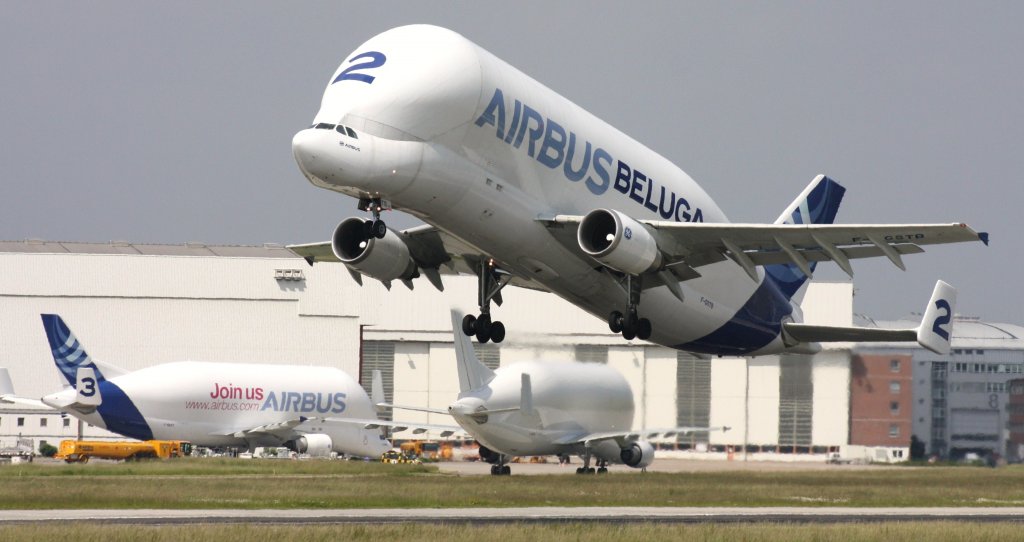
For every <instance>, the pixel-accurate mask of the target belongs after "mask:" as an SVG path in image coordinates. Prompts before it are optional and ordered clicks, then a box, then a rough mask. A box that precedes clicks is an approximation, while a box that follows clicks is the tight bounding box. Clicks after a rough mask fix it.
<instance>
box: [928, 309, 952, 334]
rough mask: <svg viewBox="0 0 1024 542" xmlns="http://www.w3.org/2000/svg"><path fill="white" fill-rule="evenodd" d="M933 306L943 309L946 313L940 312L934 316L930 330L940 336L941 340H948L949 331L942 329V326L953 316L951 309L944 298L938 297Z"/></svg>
mask: <svg viewBox="0 0 1024 542" xmlns="http://www.w3.org/2000/svg"><path fill="white" fill-rule="evenodd" d="M935 308H936V309H939V310H945V311H946V313H945V314H940V315H939V316H938V317H937V318H935V323H934V324H932V332H934V333H935V334H936V335H938V336H939V337H942V339H943V340H946V341H948V340H949V332H948V331H946V330H945V329H942V326H944V325H946V324H948V323H949V320H950V318H952V316H953V315H952V310H951V309H950V307H949V302H948V301H946V300H945V299H939V300H937V301H936V302H935Z"/></svg>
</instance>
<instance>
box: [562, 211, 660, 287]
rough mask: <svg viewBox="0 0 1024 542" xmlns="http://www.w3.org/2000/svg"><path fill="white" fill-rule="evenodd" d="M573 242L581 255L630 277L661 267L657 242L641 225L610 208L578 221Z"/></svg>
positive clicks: (589, 214) (592, 213) (591, 213)
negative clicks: (584, 254)
mask: <svg viewBox="0 0 1024 542" xmlns="http://www.w3.org/2000/svg"><path fill="white" fill-rule="evenodd" d="M576 240H577V241H578V242H579V244H580V248H581V249H583V252H586V253H587V254H589V255H590V256H592V257H593V258H594V259H595V260H597V261H599V262H601V263H602V264H604V265H606V266H608V267H610V268H612V269H614V270H616V271H621V272H623V273H626V274H629V275H642V274H643V273H646V272H647V271H652V270H654V269H657V268H658V267H661V250H659V249H658V242H657V241H656V240H655V239H654V236H653V235H651V232H649V231H647V228H646V227H645V226H644V225H643V224H641V223H640V222H638V221H636V220H634V219H633V218H630V217H629V216H627V215H625V214H623V213H620V212H619V211H615V210H611V209H596V210H593V211H590V212H589V213H587V216H585V217H583V221H582V222H580V227H579V230H577V233H576Z"/></svg>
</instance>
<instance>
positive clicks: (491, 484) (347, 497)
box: [0, 459, 1024, 539]
mask: <svg viewBox="0 0 1024 542" xmlns="http://www.w3.org/2000/svg"><path fill="white" fill-rule="evenodd" d="M1022 505H1024V467H1006V468H1000V469H987V468H965V467H933V468H900V467H878V468H870V469H837V470H814V471H799V470H796V471H774V472H750V471H718V472H697V473H646V474H641V473H638V472H621V473H609V474H607V475H602V476H586V477H580V476H574V475H552V476H509V477H506V476H502V477H491V476H457V475H451V474H441V473H439V472H438V471H437V470H436V469H434V468H433V467H430V466H425V465H422V466H421V465H381V464H379V463H360V462H347V461H278V460H228V459H185V460H180V461H166V462H144V463H119V464H118V463H110V464H89V465H36V464H30V465H16V466H14V465H12V466H7V467H3V468H0V508H4V509H53V508H128V509H130V508H248V509H253V508H409V507H421V508H422V507H426V508H445V507H508V506H517V507H518V506H857V507H869V506H870V507H905V506H1022ZM0 539H3V537H0Z"/></svg>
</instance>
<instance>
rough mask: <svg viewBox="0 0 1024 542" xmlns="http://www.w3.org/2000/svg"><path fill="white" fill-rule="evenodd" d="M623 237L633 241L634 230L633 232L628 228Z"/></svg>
mask: <svg viewBox="0 0 1024 542" xmlns="http://www.w3.org/2000/svg"><path fill="white" fill-rule="evenodd" d="M622 236H623V237H625V238H626V239H632V238H633V230H631V229H629V228H626V229H625V230H624V231H623V232H622Z"/></svg>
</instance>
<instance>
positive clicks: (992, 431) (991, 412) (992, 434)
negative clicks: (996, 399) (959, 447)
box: [949, 408, 999, 442]
mask: <svg viewBox="0 0 1024 542" xmlns="http://www.w3.org/2000/svg"><path fill="white" fill-rule="evenodd" d="M949 428H950V430H949V432H950V436H951V438H952V440H966V441H972V442H998V441H999V410H997V409H981V408H954V409H952V411H951V412H950V421H949Z"/></svg>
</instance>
